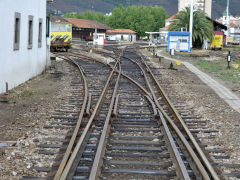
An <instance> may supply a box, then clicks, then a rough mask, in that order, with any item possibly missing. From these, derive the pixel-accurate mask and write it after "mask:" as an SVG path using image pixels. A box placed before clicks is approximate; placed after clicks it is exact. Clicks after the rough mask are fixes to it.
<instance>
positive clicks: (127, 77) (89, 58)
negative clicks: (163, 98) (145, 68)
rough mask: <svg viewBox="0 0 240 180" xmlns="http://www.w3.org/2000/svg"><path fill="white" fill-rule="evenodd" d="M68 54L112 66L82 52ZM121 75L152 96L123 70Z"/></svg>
mask: <svg viewBox="0 0 240 180" xmlns="http://www.w3.org/2000/svg"><path fill="white" fill-rule="evenodd" d="M68 54H72V56H74V57H78V58H85V57H86V58H87V59H88V60H90V61H97V62H99V63H102V64H105V65H106V66H110V67H111V68H113V66H112V65H111V64H107V63H105V62H102V61H99V60H98V59H95V58H92V57H88V56H86V55H83V54H76V53H68ZM116 72H118V70H116ZM121 75H122V76H123V77H124V78H126V79H128V80H129V81H131V82H132V83H134V84H136V86H137V87H138V88H140V89H141V90H142V91H143V92H144V93H145V94H146V95H148V96H149V97H151V98H152V95H151V93H149V92H148V91H147V90H146V89H145V88H144V87H143V86H141V85H140V84H139V83H138V82H136V81H134V79H132V78H131V77H129V76H128V75H126V74H124V73H123V72H121Z"/></svg>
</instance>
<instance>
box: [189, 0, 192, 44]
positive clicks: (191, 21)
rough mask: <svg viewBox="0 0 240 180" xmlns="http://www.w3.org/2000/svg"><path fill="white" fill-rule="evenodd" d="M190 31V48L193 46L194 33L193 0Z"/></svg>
mask: <svg viewBox="0 0 240 180" xmlns="http://www.w3.org/2000/svg"><path fill="white" fill-rule="evenodd" d="M189 32H190V48H192V33H193V0H191V9H190V24H189Z"/></svg>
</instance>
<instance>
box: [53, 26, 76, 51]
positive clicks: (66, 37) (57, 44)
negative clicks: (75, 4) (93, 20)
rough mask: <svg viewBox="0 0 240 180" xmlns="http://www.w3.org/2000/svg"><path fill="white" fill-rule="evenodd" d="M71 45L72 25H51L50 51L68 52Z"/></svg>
mask: <svg viewBox="0 0 240 180" xmlns="http://www.w3.org/2000/svg"><path fill="white" fill-rule="evenodd" d="M71 45H72V24H69V23H65V22H61V23H52V24H51V51H62V50H65V51H68V49H69V48H71Z"/></svg>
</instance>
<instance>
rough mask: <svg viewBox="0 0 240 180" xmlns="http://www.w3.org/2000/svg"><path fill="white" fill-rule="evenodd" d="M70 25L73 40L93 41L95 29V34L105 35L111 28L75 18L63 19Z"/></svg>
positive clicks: (96, 22)
mask: <svg viewBox="0 0 240 180" xmlns="http://www.w3.org/2000/svg"><path fill="white" fill-rule="evenodd" d="M64 19H65V20H66V21H68V22H70V23H71V24H72V33H73V34H72V36H73V38H74V39H81V40H86V41H93V34H94V33H95V29H96V28H97V33H106V31H107V30H110V29H111V28H110V27H108V26H107V25H106V24H103V23H100V22H98V21H91V20H86V19H77V18H64Z"/></svg>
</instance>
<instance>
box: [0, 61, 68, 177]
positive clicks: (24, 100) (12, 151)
mask: <svg viewBox="0 0 240 180" xmlns="http://www.w3.org/2000/svg"><path fill="white" fill-rule="evenodd" d="M71 67H72V65H69V64H68V63H67V62H65V61H52V65H51V66H50V68H49V69H48V70H47V71H46V72H44V73H43V74H41V75H39V76H37V77H35V78H33V79H31V80H29V81H27V82H26V83H24V84H22V85H20V86H18V87H17V88H15V89H13V90H11V91H10V92H9V97H10V99H9V102H8V103H0V117H1V118H0V143H1V142H6V141H11V142H16V143H15V144H14V145H13V146H12V147H0V174H1V178H0V179H1V180H2V179H6V180H9V179H20V178H21V177H22V175H35V174H34V173H36V174H37V172H34V171H32V169H31V167H32V166H34V165H37V163H38V162H42V163H43V162H44V161H43V159H42V157H41V156H39V155H38V152H37V151H36V150H35V148H36V146H37V143H38V142H39V137H41V136H43V135H44V134H46V135H48V132H45V131H44V130H43V126H44V124H45V123H46V122H47V121H48V120H49V119H50V116H51V114H52V112H54V109H56V108H59V107H60V106H61V105H62V104H63V103H64V102H66V101H68V95H69V91H70V90H69V89H70V88H69V87H70V80H71V77H69V73H68V72H69V71H70V69H69V68H71Z"/></svg>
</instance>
